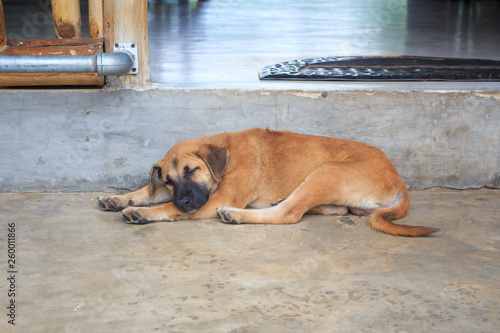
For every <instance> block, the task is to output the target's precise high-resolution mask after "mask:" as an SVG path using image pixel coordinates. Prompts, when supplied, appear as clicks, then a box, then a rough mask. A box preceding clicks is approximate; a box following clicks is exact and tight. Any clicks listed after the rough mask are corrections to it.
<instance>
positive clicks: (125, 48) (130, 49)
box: [113, 43, 139, 74]
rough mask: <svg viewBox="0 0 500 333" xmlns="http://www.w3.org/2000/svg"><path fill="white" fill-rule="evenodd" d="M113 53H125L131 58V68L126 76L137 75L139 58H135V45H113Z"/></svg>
mask: <svg viewBox="0 0 500 333" xmlns="http://www.w3.org/2000/svg"><path fill="white" fill-rule="evenodd" d="M113 52H125V53H127V54H128V55H129V56H130V57H131V58H132V68H131V69H130V72H128V73H126V74H137V73H139V58H138V56H137V44H135V43H115V45H113Z"/></svg>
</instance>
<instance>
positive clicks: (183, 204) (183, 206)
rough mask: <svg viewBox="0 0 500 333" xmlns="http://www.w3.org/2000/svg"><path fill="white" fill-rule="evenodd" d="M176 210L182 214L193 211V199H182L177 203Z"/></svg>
mask: <svg viewBox="0 0 500 333" xmlns="http://www.w3.org/2000/svg"><path fill="white" fill-rule="evenodd" d="M177 208H179V209H180V210H181V211H183V212H188V211H190V210H192V209H193V198H190V197H184V198H182V199H181V200H179V201H177Z"/></svg>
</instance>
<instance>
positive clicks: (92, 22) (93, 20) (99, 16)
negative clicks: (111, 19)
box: [89, 0, 104, 38]
mask: <svg viewBox="0 0 500 333" xmlns="http://www.w3.org/2000/svg"><path fill="white" fill-rule="evenodd" d="M102 1H103V0H89V35H90V38H94V37H103V36H104V25H103V19H104V17H103V5H104V4H103V3H102Z"/></svg>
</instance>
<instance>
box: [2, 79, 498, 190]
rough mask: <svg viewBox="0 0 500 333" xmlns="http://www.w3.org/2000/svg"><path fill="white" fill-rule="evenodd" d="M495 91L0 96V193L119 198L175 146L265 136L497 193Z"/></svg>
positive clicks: (412, 183) (416, 181)
mask: <svg viewBox="0 0 500 333" xmlns="http://www.w3.org/2000/svg"><path fill="white" fill-rule="evenodd" d="M499 123H500V92H499V91H489V92H488V91H481V92H477V91H476V92H471V91H456V92H449V91H447V92H439V91H422V90H420V91H418V90H417V91H388V90H380V91H378V90H374V91H354V90H353V91H287V90H273V91H260V90H254V91H253V90H251V91H246V90H206V89H200V90H146V91H134V90H118V91H110V92H101V91H65V90H64V91H63V90H60V91H57V90H52V91H35V90H30V91H9V90H4V91H0V133H1V137H0V152H1V155H0V156H1V157H0V191H45V192H55V191H115V190H116V191H118V190H124V189H136V188H137V187H139V186H141V185H144V184H146V183H147V178H148V173H149V169H150V167H151V165H152V164H154V163H155V162H156V161H157V160H159V159H161V158H162V157H163V155H164V154H165V152H166V151H167V150H168V149H169V147H170V146H172V145H173V144H175V143H177V142H179V141H181V140H185V139H188V138H193V137H197V136H201V135H209V134H215V133H218V132H222V131H235V130H241V129H246V128H251V127H269V128H272V129H283V130H285V129H286V130H291V131H297V132H302V133H308V134H316V135H325V136H334V137H341V138H346V139H352V140H357V141H362V142H365V143H368V144H371V145H374V146H376V147H379V148H380V149H382V150H383V151H384V152H385V153H386V154H387V155H388V156H389V158H391V160H392V161H393V163H394V165H395V166H396V168H397V169H398V171H399V173H400V174H401V176H402V177H403V179H404V180H405V181H406V183H407V184H408V186H409V187H410V188H426V187H433V186H445V187H452V188H467V187H473V188H477V187H482V186H488V187H497V188H498V187H500V176H499V175H500V171H499V166H500V157H499V156H500V154H499V150H500V148H499V147H500V137H499V136H500V125H499Z"/></svg>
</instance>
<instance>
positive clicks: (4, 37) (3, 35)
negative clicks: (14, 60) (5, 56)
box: [0, 0, 7, 51]
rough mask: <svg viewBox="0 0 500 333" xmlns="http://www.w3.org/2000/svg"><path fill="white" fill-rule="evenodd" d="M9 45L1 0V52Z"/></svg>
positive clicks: (0, 0) (0, 1)
mask: <svg viewBox="0 0 500 333" xmlns="http://www.w3.org/2000/svg"><path fill="white" fill-rule="evenodd" d="M6 45H7V32H5V20H4V18H3V7H2V0H0V51H1V50H2V48H3V47H4V46H6Z"/></svg>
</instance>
